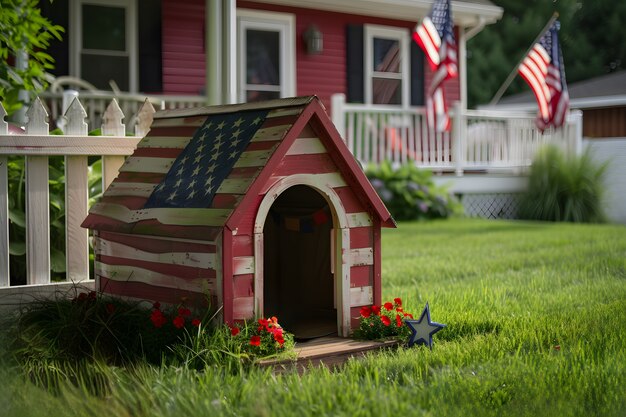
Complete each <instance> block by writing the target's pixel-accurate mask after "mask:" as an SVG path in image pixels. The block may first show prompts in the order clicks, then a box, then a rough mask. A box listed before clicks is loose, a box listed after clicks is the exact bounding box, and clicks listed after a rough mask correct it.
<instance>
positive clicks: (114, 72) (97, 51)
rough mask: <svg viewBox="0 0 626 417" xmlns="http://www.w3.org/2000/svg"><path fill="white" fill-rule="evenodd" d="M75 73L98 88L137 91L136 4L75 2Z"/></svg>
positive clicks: (126, 1) (107, 0) (110, 0)
mask: <svg viewBox="0 0 626 417" xmlns="http://www.w3.org/2000/svg"><path fill="white" fill-rule="evenodd" d="M71 13H72V17H71V18H70V21H71V22H77V23H78V24H77V25H75V26H74V27H73V33H72V34H73V41H74V44H73V47H72V50H73V54H72V65H71V68H72V73H73V74H74V75H76V76H78V77H80V78H82V79H84V80H86V81H89V82H90V83H92V84H93V85H95V86H96V87H98V88H100V89H103V90H110V89H111V86H110V83H109V82H110V81H111V80H112V81H114V82H115V83H116V84H117V86H118V87H119V89H120V90H122V91H136V90H137V79H136V78H137V77H136V71H137V70H136V68H137V53H136V50H137V34H136V29H137V28H136V21H137V17H136V3H135V0H74V1H73V2H72V7H71Z"/></svg>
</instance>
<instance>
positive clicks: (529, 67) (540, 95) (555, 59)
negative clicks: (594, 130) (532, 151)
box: [518, 21, 569, 132]
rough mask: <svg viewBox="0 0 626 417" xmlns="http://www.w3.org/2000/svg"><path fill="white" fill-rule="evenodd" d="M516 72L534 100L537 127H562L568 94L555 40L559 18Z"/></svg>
mask: <svg viewBox="0 0 626 417" xmlns="http://www.w3.org/2000/svg"><path fill="white" fill-rule="evenodd" d="M518 73H519V74H520V75H521V76H522V78H523V79H524V80H525V81H526V83H527V84H528V85H529V86H530V88H531V89H532V91H533V93H534V95H535V98H536V99H537V105H538V106H539V110H538V112H537V120H536V124H537V127H538V128H539V129H540V130H541V131H542V132H543V131H544V130H545V129H547V128H549V127H550V126H554V127H560V126H562V125H563V122H564V121H565V116H566V115H567V111H568V110H569V94H568V91H567V84H566V82H565V70H564V67H563V57H562V55H561V50H560V48H559V43H558V21H555V22H554V24H553V25H552V26H551V27H550V28H549V29H548V30H547V31H546V33H545V34H544V35H543V36H542V37H541V39H540V40H539V42H537V43H536V44H535V45H533V47H532V49H531V50H530V51H529V52H528V55H526V57H525V58H524V60H523V61H522V63H521V64H520V66H519V68H518Z"/></svg>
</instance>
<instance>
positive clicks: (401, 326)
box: [354, 298, 413, 340]
mask: <svg viewBox="0 0 626 417" xmlns="http://www.w3.org/2000/svg"><path fill="white" fill-rule="evenodd" d="M360 313H361V314H360V316H359V328H358V329H357V330H355V332H354V335H355V337H357V338H359V339H367V340H380V339H397V340H405V339H408V337H409V335H410V334H411V330H410V329H409V327H408V326H406V324H405V323H404V320H405V319H412V318H413V314H411V313H409V312H406V311H404V309H403V308H402V299H400V298H394V299H393V303H392V302H389V301H388V302H386V303H383V305H381V306H378V305H373V306H371V307H368V306H365V307H361V312H360Z"/></svg>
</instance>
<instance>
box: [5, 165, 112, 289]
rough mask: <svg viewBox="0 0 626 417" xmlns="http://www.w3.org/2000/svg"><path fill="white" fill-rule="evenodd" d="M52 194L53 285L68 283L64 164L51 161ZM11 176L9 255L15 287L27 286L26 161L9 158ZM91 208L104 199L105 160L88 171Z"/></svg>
mask: <svg viewBox="0 0 626 417" xmlns="http://www.w3.org/2000/svg"><path fill="white" fill-rule="evenodd" d="M48 161H49V162H48V178H49V181H48V184H49V190H50V252H51V257H50V263H51V265H50V266H51V276H52V279H53V280H54V281H59V280H63V279H65V272H66V271H65V268H66V266H65V160H64V158H63V157H50V158H49V160H48ZM7 172H8V177H9V181H8V186H9V194H8V198H9V199H8V205H9V220H10V222H9V236H10V242H9V252H10V270H11V280H12V285H19V284H25V283H26V281H25V277H26V243H25V242H26V215H25V207H26V200H25V195H26V185H25V182H24V180H25V173H26V170H25V158H24V157H22V156H10V157H9V158H8V164H7ZM88 184H89V204H90V205H92V204H93V203H95V201H97V199H99V198H100V196H101V195H102V159H101V158H95V159H94V160H93V161H90V165H89V168H88Z"/></svg>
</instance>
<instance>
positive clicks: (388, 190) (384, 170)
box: [366, 162, 462, 220]
mask: <svg viewBox="0 0 626 417" xmlns="http://www.w3.org/2000/svg"><path fill="white" fill-rule="evenodd" d="M366 175H367V177H368V178H369V180H370V182H371V183H372V185H373V186H374V189H375V190H376V192H377V193H378V195H379V196H380V198H381V199H382V200H383V202H384V203H385V205H386V206H387V208H388V209H389V211H390V212H391V214H392V215H393V217H394V218H395V219H396V220H414V219H436V218H447V217H449V216H451V215H453V214H457V213H460V212H461V211H462V207H461V204H460V203H459V201H458V200H457V198H456V197H455V196H454V195H453V194H451V193H449V192H448V191H447V190H446V188H445V187H441V186H436V185H435V183H434V182H433V180H432V173H431V172H430V171H426V170H421V169H418V168H417V167H416V166H415V165H413V164H406V165H403V166H401V167H400V168H398V169H396V170H394V169H393V168H392V167H391V164H390V163H389V162H383V163H382V164H380V165H379V166H370V167H368V168H367V170H366Z"/></svg>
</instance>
